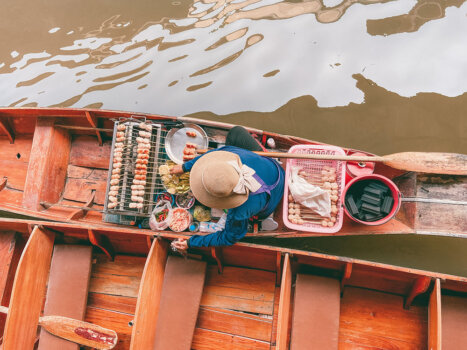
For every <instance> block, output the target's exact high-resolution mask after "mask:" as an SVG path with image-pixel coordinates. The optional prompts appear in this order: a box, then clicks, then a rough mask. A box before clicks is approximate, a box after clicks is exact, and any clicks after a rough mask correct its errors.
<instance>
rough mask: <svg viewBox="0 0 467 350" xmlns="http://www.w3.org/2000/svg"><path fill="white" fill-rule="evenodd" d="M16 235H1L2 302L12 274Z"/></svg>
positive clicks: (0, 279)
mask: <svg viewBox="0 0 467 350" xmlns="http://www.w3.org/2000/svg"><path fill="white" fill-rule="evenodd" d="M15 245H16V233H15V232H2V233H0V302H1V301H2V299H3V295H4V292H5V287H6V284H7V280H8V278H9V274H10V266H11V260H12V259H13V253H14V252H15Z"/></svg>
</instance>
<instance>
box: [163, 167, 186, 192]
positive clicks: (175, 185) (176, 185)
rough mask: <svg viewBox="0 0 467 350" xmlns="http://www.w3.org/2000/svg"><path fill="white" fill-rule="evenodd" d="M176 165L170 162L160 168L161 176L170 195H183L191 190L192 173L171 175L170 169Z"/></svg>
mask: <svg viewBox="0 0 467 350" xmlns="http://www.w3.org/2000/svg"><path fill="white" fill-rule="evenodd" d="M173 166H175V163H174V162H172V161H170V160H168V161H167V162H165V164H162V165H161V166H159V175H160V177H161V182H162V185H163V186H164V188H165V189H166V190H167V192H168V193H170V194H183V193H186V192H188V191H189V190H190V173H189V172H186V173H183V174H180V175H175V174H171V173H170V169H171V168H172V167H173Z"/></svg>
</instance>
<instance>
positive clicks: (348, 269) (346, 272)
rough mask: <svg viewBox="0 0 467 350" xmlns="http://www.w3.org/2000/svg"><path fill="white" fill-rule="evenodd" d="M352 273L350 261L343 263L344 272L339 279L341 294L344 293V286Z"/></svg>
mask: <svg viewBox="0 0 467 350" xmlns="http://www.w3.org/2000/svg"><path fill="white" fill-rule="evenodd" d="M351 275H352V263H345V267H344V274H343V275H342V279H341V296H342V294H344V287H345V285H346V283H347V281H348V280H349V279H350V276H351Z"/></svg>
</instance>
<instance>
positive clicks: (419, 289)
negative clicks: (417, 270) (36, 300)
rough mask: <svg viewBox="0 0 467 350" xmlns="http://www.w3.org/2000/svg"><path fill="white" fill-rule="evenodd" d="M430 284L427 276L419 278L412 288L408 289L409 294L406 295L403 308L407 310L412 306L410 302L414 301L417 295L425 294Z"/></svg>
mask: <svg viewBox="0 0 467 350" xmlns="http://www.w3.org/2000/svg"><path fill="white" fill-rule="evenodd" d="M430 283H431V278H430V277H428V276H420V277H418V278H417V279H416V280H415V281H414V283H413V285H412V288H411V289H410V292H409V294H408V295H407V297H406V299H405V302H404V308H405V309H408V308H410V305H411V304H412V301H413V300H414V299H415V297H416V296H417V295H420V294H422V293H425V292H426V291H427V290H428V287H429V286H430Z"/></svg>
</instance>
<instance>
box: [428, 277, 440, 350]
mask: <svg viewBox="0 0 467 350" xmlns="http://www.w3.org/2000/svg"><path fill="white" fill-rule="evenodd" d="M428 349H429V350H441V283H440V280H439V279H438V278H437V279H436V280H435V285H434V288H433V291H432V292H431V295H430V302H429V305H428Z"/></svg>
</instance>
